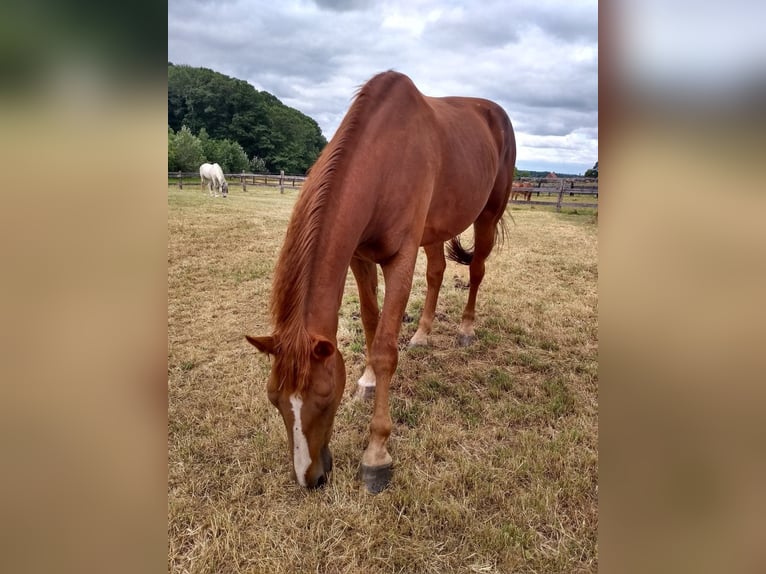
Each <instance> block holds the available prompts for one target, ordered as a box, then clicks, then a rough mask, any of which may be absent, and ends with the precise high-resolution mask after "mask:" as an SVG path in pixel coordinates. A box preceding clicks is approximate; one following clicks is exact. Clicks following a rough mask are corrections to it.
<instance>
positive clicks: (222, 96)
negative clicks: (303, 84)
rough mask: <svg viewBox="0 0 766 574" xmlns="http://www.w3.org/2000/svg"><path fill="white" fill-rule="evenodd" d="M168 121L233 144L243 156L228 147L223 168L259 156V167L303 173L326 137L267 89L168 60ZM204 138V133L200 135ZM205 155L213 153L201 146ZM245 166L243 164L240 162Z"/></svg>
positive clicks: (233, 168) (237, 168)
mask: <svg viewBox="0 0 766 574" xmlns="http://www.w3.org/2000/svg"><path fill="white" fill-rule="evenodd" d="M168 125H169V126H170V127H171V128H172V129H174V130H179V129H181V127H182V126H183V125H186V126H188V127H189V129H190V130H191V131H192V132H193V133H200V134H201V133H202V130H203V129H204V130H205V132H204V133H205V134H206V135H208V136H209V138H210V139H212V140H218V141H226V140H228V141H229V142H231V143H237V144H238V145H239V146H240V147H241V148H242V150H243V152H244V155H245V161H244V164H242V162H241V159H242V158H241V156H240V154H239V153H238V152H235V151H233V150H232V149H231V147H229V148H226V150H225V151H223V152H222V151H221V150H217V151H218V153H223V155H224V156H225V158H226V159H225V160H224V161H229V162H231V164H230V166H229V167H228V168H226V167H224V164H223V163H222V162H221V161H218V163H220V164H221V166H222V167H224V171H240V170H241V169H249V167H250V162H249V161H248V160H247V158H248V157H255V156H257V157H258V158H261V159H262V160H263V162H264V164H265V169H264V170H260V171H271V172H278V171H279V170H284V171H285V173H296V174H297V173H304V172H305V171H306V170H307V169H308V168H309V167H311V165H312V164H313V163H314V161H315V160H316V158H317V156H318V155H319V153H320V152H321V151H322V148H323V147H324V146H325V145H326V144H327V140H326V139H325V138H324V136H323V135H322V132H321V130H320V129H319V125H318V124H317V123H316V121H314V120H313V119H311V118H310V117H308V116H306V115H304V114H302V113H301V112H299V111H298V110H295V109H293V108H289V107H287V106H285V105H284V104H282V102H280V101H279V100H278V99H277V98H275V97H274V96H273V95H271V94H269V93H268V92H259V91H258V90H256V89H255V88H253V86H251V85H250V84H248V83H247V82H245V81H243V80H237V79H235V78H230V77H229V76H225V75H223V74H219V73H218V72H214V71H213V70H209V69H206V68H194V67H191V66H173V65H168ZM200 139H201V140H203V147H204V145H205V144H204V138H202V136H200ZM206 155H208V156H210V155H212V152H210V151H208V150H206ZM242 165H244V167H240V166H242Z"/></svg>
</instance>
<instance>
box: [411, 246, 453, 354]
mask: <svg viewBox="0 0 766 574" xmlns="http://www.w3.org/2000/svg"><path fill="white" fill-rule="evenodd" d="M423 249H424V250H425V252H426V257H427V258H428V267H427V270H426V281H427V283H428V292H427V293H426V302H425V305H423V312H422V313H421V314H420V321H419V322H418V330H417V332H416V333H415V334H414V335H413V336H412V339H410V347H417V346H426V345H428V335H429V333H431V326H432V325H433V322H434V315H435V314H436V302H437V300H438V299H439V289H441V286H442V279H443V278H444V269H445V268H446V267H447V262H446V260H445V258H444V244H443V243H434V244H431V245H426V246H425V247H424V248H423Z"/></svg>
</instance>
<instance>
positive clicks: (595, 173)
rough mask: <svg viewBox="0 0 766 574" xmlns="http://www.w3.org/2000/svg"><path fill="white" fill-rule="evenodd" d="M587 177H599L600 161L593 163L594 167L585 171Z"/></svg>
mask: <svg viewBox="0 0 766 574" xmlns="http://www.w3.org/2000/svg"><path fill="white" fill-rule="evenodd" d="M585 177H595V178H596V179H598V162H596V163H595V164H593V167H592V168H591V169H589V170H588V171H586V172H585Z"/></svg>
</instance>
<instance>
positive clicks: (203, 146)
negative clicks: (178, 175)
mask: <svg viewBox="0 0 766 574" xmlns="http://www.w3.org/2000/svg"><path fill="white" fill-rule="evenodd" d="M204 162H209V163H218V164H220V166H221V169H223V171H224V173H240V172H242V171H248V170H249V169H250V162H249V161H248V159H247V154H246V153H245V150H244V149H242V146H241V145H239V144H238V143H237V142H234V141H231V140H229V139H222V140H217V139H213V138H211V137H210V136H209V135H208V133H207V130H206V129H205V128H202V129H201V130H200V132H199V134H198V135H196V136H195V135H194V134H193V133H192V132H191V130H190V129H189V128H188V127H187V126H185V125H184V126H181V129H180V130H179V131H178V133H174V132H173V128H171V127H168V171H186V172H188V171H191V172H196V171H197V169H199V166H200V165H201V164H202V163H204Z"/></svg>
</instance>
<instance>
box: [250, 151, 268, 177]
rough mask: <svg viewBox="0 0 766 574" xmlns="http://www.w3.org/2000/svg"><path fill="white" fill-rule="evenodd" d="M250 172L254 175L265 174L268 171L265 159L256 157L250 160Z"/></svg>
mask: <svg viewBox="0 0 766 574" xmlns="http://www.w3.org/2000/svg"><path fill="white" fill-rule="evenodd" d="M250 171H251V172H253V173H264V172H265V171H266V162H265V161H263V158H260V157H258V156H257V155H254V156H253V159H251V160H250Z"/></svg>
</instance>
